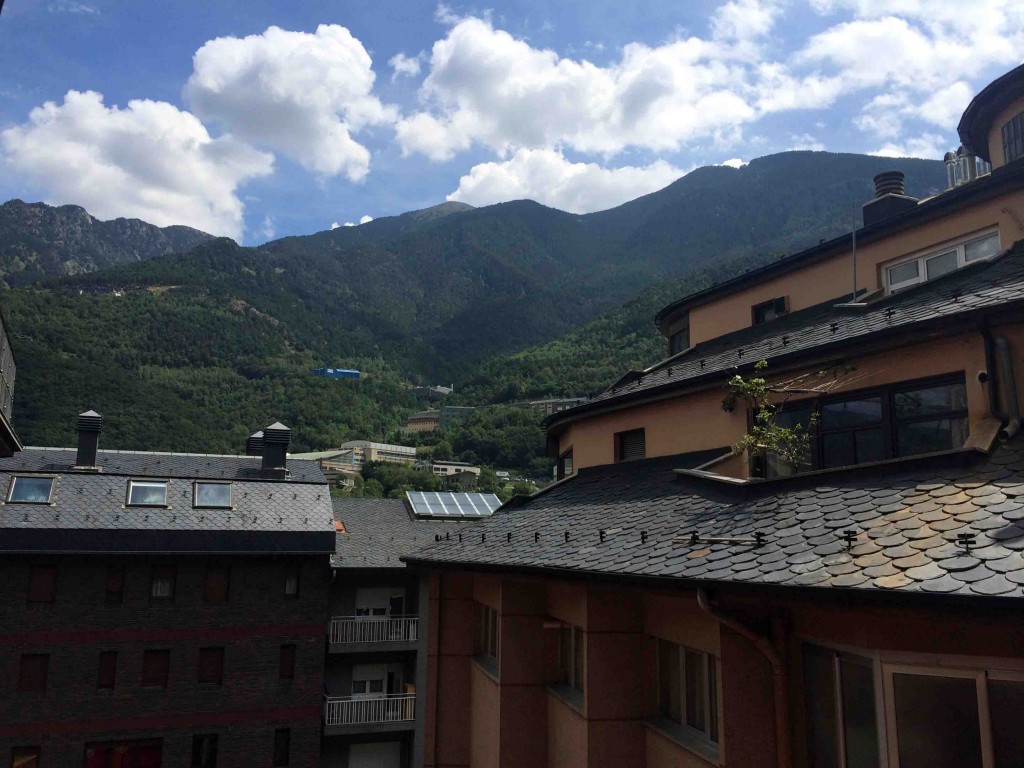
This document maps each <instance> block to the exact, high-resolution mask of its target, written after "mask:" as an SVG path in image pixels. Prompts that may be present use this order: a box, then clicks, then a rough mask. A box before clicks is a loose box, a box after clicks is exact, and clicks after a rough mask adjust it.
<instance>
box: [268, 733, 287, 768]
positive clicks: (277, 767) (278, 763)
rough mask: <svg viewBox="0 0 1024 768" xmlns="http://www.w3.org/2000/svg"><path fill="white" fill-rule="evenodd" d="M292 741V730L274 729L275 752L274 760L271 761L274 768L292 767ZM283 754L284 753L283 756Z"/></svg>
mask: <svg viewBox="0 0 1024 768" xmlns="http://www.w3.org/2000/svg"><path fill="white" fill-rule="evenodd" d="M291 741H292V729H291V728H275V729H274V752H273V760H272V761H271V762H272V763H273V768H288V767H289V766H290V765H291V763H292V756H291V751H292V750H291ZM281 753H283V755H282V754H281Z"/></svg>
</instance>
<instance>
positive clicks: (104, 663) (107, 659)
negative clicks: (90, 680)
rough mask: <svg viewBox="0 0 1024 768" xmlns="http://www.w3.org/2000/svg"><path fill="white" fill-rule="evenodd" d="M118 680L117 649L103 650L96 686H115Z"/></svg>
mask: <svg viewBox="0 0 1024 768" xmlns="http://www.w3.org/2000/svg"><path fill="white" fill-rule="evenodd" d="M116 680H117V651H102V652H101V653H100V664H99V670H98V671H97V673H96V687H97V688H110V689H112V688H113V687H114V683H115V682H116Z"/></svg>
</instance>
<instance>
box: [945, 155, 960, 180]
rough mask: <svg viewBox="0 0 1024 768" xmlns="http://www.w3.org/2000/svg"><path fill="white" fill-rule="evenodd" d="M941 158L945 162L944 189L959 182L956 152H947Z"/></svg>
mask: <svg viewBox="0 0 1024 768" xmlns="http://www.w3.org/2000/svg"><path fill="white" fill-rule="evenodd" d="M943 160H944V161H945V163H946V189H952V188H953V187H955V186H956V185H957V184H959V183H960V173H959V170H958V167H957V162H956V152H947V153H946V156H945V157H944V158H943Z"/></svg>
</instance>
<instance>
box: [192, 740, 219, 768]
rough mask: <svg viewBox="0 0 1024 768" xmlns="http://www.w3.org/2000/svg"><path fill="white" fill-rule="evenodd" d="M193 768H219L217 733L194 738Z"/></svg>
mask: <svg viewBox="0 0 1024 768" xmlns="http://www.w3.org/2000/svg"><path fill="white" fill-rule="evenodd" d="M192 768H217V734H216V733H197V734H196V735H195V736H193V737H192Z"/></svg>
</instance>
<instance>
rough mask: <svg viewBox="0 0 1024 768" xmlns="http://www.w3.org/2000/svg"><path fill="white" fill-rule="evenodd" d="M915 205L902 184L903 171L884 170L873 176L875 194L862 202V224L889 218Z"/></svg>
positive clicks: (870, 223) (914, 200)
mask: <svg viewBox="0 0 1024 768" xmlns="http://www.w3.org/2000/svg"><path fill="white" fill-rule="evenodd" d="M916 205H917V198H915V197H908V196H907V194H906V190H905V188H904V186H903V171H885V172H883V173H879V174H878V175H876V176H875V196H874V198H873V199H871V200H869V201H868V202H866V203H864V212H863V215H864V226H865V227H868V226H870V225H872V224H877V223H878V222H880V221H884V220H885V219H890V218H892V217H893V216H896V215H898V214H900V213H903V212H904V211H909V210H910V209H912V208H914V207H915V206H916Z"/></svg>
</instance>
